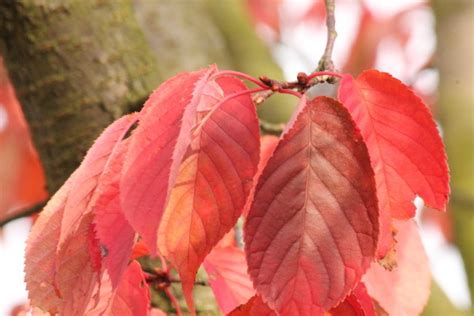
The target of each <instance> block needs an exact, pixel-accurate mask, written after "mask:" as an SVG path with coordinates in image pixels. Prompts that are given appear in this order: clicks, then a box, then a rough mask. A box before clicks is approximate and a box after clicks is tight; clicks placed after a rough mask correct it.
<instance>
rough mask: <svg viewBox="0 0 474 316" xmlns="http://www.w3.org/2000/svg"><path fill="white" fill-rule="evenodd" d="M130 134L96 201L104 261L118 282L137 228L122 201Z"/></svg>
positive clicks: (113, 280) (98, 231)
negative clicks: (121, 180)
mask: <svg viewBox="0 0 474 316" xmlns="http://www.w3.org/2000/svg"><path fill="white" fill-rule="evenodd" d="M129 140H130V139H129V138H128V139H126V140H125V141H123V142H122V143H121V144H120V146H119V147H118V149H117V154H116V155H115V157H114V159H112V160H111V161H110V164H109V166H108V168H107V170H106V171H105V172H104V177H103V181H102V183H101V188H102V193H101V194H100V196H99V197H98V199H97V201H96V203H95V205H94V220H93V221H94V228H95V233H96V236H97V239H98V241H99V247H98V248H99V251H100V256H101V259H102V262H103V265H104V267H105V269H106V271H107V273H108V274H109V276H110V279H111V282H112V284H113V286H114V287H115V286H117V284H118V283H119V281H120V279H121V277H122V274H123V273H124V272H125V269H126V268H127V265H128V261H129V259H130V256H131V253H132V247H133V244H134V238H135V231H134V230H133V228H132V227H131V226H130V224H129V223H128V222H127V220H126V219H125V216H124V215H123V212H122V208H121V204H120V178H121V171H122V166H123V160H124V157H125V154H126V152H127V150H128V145H129Z"/></svg>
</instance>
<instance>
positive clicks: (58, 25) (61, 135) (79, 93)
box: [0, 0, 159, 192]
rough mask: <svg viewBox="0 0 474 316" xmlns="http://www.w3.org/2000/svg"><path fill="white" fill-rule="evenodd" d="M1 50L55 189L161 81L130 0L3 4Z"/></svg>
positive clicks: (50, 186) (31, 0)
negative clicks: (98, 139) (110, 127)
mask: <svg viewBox="0 0 474 316" xmlns="http://www.w3.org/2000/svg"><path fill="white" fill-rule="evenodd" d="M0 34H1V35H0V41H1V44H2V45H1V46H2V55H3V56H4V58H5V63H6V66H7V68H8V70H9V73H10V77H11V79H12V81H13V83H14V86H15V89H16V92H17V94H18V97H19V100H20V103H21V104H22V107H23V111H24V113H25V116H26V118H27V120H28V122H29V125H30V128H31V130H32V135H33V140H34V143H35V145H36V148H37V149H38V151H39V154H40V157H41V160H42V162H43V165H44V167H45V171H46V175H47V183H48V189H49V191H50V192H54V191H56V190H57V188H58V187H59V186H60V185H61V184H62V183H63V182H64V180H65V178H67V177H68V176H69V174H70V173H71V172H72V171H73V170H74V169H75V168H76V167H77V165H78V164H79V163H80V161H81V160H82V157H83V156H84V154H85V152H86V150H87V149H88V148H89V147H90V145H91V144H92V141H93V140H94V139H95V138H96V137H97V136H98V134H99V133H100V131H102V130H103V129H104V128H105V127H106V126H107V125H108V124H109V123H110V122H112V121H113V120H114V119H116V118H118V117H119V116H121V115H122V114H124V113H126V112H129V111H130V109H131V108H134V107H136V106H137V104H141V103H142V102H143V101H144V100H145V99H146V97H147V96H148V94H149V93H150V91H152V89H153V88H154V87H155V86H156V85H157V83H158V81H159V80H158V73H157V71H156V62H155V59H154V58H153V55H152V53H151V52H150V50H149V48H148V47H147V44H146V41H145V39H144V37H143V35H142V33H141V30H140V29H139V27H138V24H137V23H136V21H135V19H134V16H133V11H132V7H131V5H130V3H129V1H127V0H101V1H92V0H86V1H82V0H68V1H59V0H58V1H39V0H17V1H9V0H7V1H2V2H0Z"/></svg>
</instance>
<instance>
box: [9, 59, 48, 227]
mask: <svg viewBox="0 0 474 316" xmlns="http://www.w3.org/2000/svg"><path fill="white" fill-rule="evenodd" d="M0 162H1V163H0V188H1V192H0V221H4V220H5V219H7V218H12V217H14V216H17V215H19V213H21V212H23V211H24V210H25V208H27V207H29V206H31V205H33V204H35V203H39V202H42V201H44V200H45V199H46V198H47V196H48V194H47V192H46V184H45V179H44V173H43V168H42V167H41V162H40V160H39V158H38V154H37V153H36V150H35V148H34V146H33V143H32V141H31V137H30V134H29V131H28V126H27V124H26V121H25V118H24V116H23V113H22V111H21V106H20V104H19V102H18V99H17V97H16V95H15V91H14V89H13V85H12V83H11V82H10V80H9V79H8V76H7V73H6V69H5V67H4V64H3V60H2V57H1V56H0Z"/></svg>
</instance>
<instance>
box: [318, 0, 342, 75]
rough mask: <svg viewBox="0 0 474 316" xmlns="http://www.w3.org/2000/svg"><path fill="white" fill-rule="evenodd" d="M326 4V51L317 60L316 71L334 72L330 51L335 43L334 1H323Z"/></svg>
mask: <svg viewBox="0 0 474 316" xmlns="http://www.w3.org/2000/svg"><path fill="white" fill-rule="evenodd" d="M325 3H326V26H327V29H328V36H327V42H326V49H325V50H324V54H323V56H322V57H321V59H320V60H319V64H318V69H317V70H318V71H324V70H330V71H333V70H334V64H333V62H332V51H333V48H334V42H335V41H336V37H337V32H336V18H335V17H334V10H335V8H336V4H335V0H325Z"/></svg>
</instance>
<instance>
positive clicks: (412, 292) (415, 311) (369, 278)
mask: <svg viewBox="0 0 474 316" xmlns="http://www.w3.org/2000/svg"><path fill="white" fill-rule="evenodd" d="M396 227H397V229H398V234H397V244H396V246H395V249H396V256H397V257H396V258H397V267H396V268H395V269H394V270H393V271H387V270H385V269H384V268H383V267H381V266H380V265H378V264H376V263H372V265H371V267H370V269H369V270H368V271H367V273H366V274H365V275H364V278H363V280H364V283H365V285H366V287H367V291H368V293H369V294H370V296H371V297H372V298H373V299H374V300H376V301H377V302H378V303H379V304H380V306H381V307H382V308H383V309H384V310H385V311H386V312H387V313H388V315H400V316H415V315H420V314H421V312H422V311H423V308H424V307H425V305H426V303H427V302H428V298H429V295H430V286H431V272H430V265H429V262H428V258H427V256H426V254H425V250H424V248H423V244H422V243H421V239H420V235H419V233H418V227H417V225H416V223H415V222H414V220H409V221H407V222H397V225H396Z"/></svg>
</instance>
